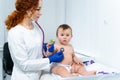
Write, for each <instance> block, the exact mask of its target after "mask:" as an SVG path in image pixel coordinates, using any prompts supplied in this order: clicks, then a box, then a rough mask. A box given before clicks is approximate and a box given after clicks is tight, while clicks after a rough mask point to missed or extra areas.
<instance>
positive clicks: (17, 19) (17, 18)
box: [5, 0, 39, 30]
mask: <svg viewBox="0 0 120 80" xmlns="http://www.w3.org/2000/svg"><path fill="white" fill-rule="evenodd" d="M38 3H39V0H16V3H15V8H16V10H14V11H13V12H12V13H11V14H10V15H8V17H7V19H6V20H5V25H6V26H7V29H8V30H10V29H11V28H12V27H14V26H16V25H17V24H19V23H21V22H22V21H23V19H24V17H25V15H26V14H27V11H28V10H30V9H36V8H37V7H38Z"/></svg>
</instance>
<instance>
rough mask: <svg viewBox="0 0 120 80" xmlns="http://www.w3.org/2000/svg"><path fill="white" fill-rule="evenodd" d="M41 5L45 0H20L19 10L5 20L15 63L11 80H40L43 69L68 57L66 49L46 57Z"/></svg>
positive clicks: (16, 9)
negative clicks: (39, 20)
mask: <svg viewBox="0 0 120 80" xmlns="http://www.w3.org/2000/svg"><path fill="white" fill-rule="evenodd" d="M41 7H42V0H16V3H15V10H14V11H13V12H12V13H11V14H10V15H9V16H8V17H7V19H6V21H5V24H6V26H7V29H8V45H9V49H10V53H11V57H12V60H13V63H14V66H13V72H12V76H11V80H40V78H41V74H42V70H49V69H50V63H51V62H60V61H61V60H62V59H63V58H64V55H63V53H62V52H58V53H56V54H54V55H52V56H50V57H48V58H43V55H42V52H43V50H42V46H43V42H44V39H43V38H44V35H43V30H42V28H41V27H40V26H39V25H38V23H37V20H38V18H39V17H40V16H41V12H40V11H41ZM39 27H40V28H39ZM48 79H49V78H48Z"/></svg>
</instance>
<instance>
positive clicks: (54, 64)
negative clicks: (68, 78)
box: [52, 63, 72, 72]
mask: <svg viewBox="0 0 120 80" xmlns="http://www.w3.org/2000/svg"><path fill="white" fill-rule="evenodd" d="M52 66H63V67H64V68H65V69H67V70H68V72H71V69H72V67H71V65H67V64H61V63H52Z"/></svg>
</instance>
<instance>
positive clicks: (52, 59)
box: [48, 51, 64, 63]
mask: <svg viewBox="0 0 120 80" xmlns="http://www.w3.org/2000/svg"><path fill="white" fill-rule="evenodd" d="M48 58H49V60H50V63H51V62H60V61H62V60H63V58H64V54H63V52H62V51H60V52H57V53H55V54H52V55H51V56H49V57H48Z"/></svg>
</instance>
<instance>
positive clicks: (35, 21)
mask: <svg viewBox="0 0 120 80" xmlns="http://www.w3.org/2000/svg"><path fill="white" fill-rule="evenodd" d="M35 23H36V24H37V26H38V27H39V28H40V30H41V31H42V35H43V37H42V46H43V45H44V39H45V34H44V30H43V29H42V27H41V26H40V25H39V24H38V22H37V21H35ZM42 55H43V58H45V57H46V56H45V54H44V50H43V47H42Z"/></svg>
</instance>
